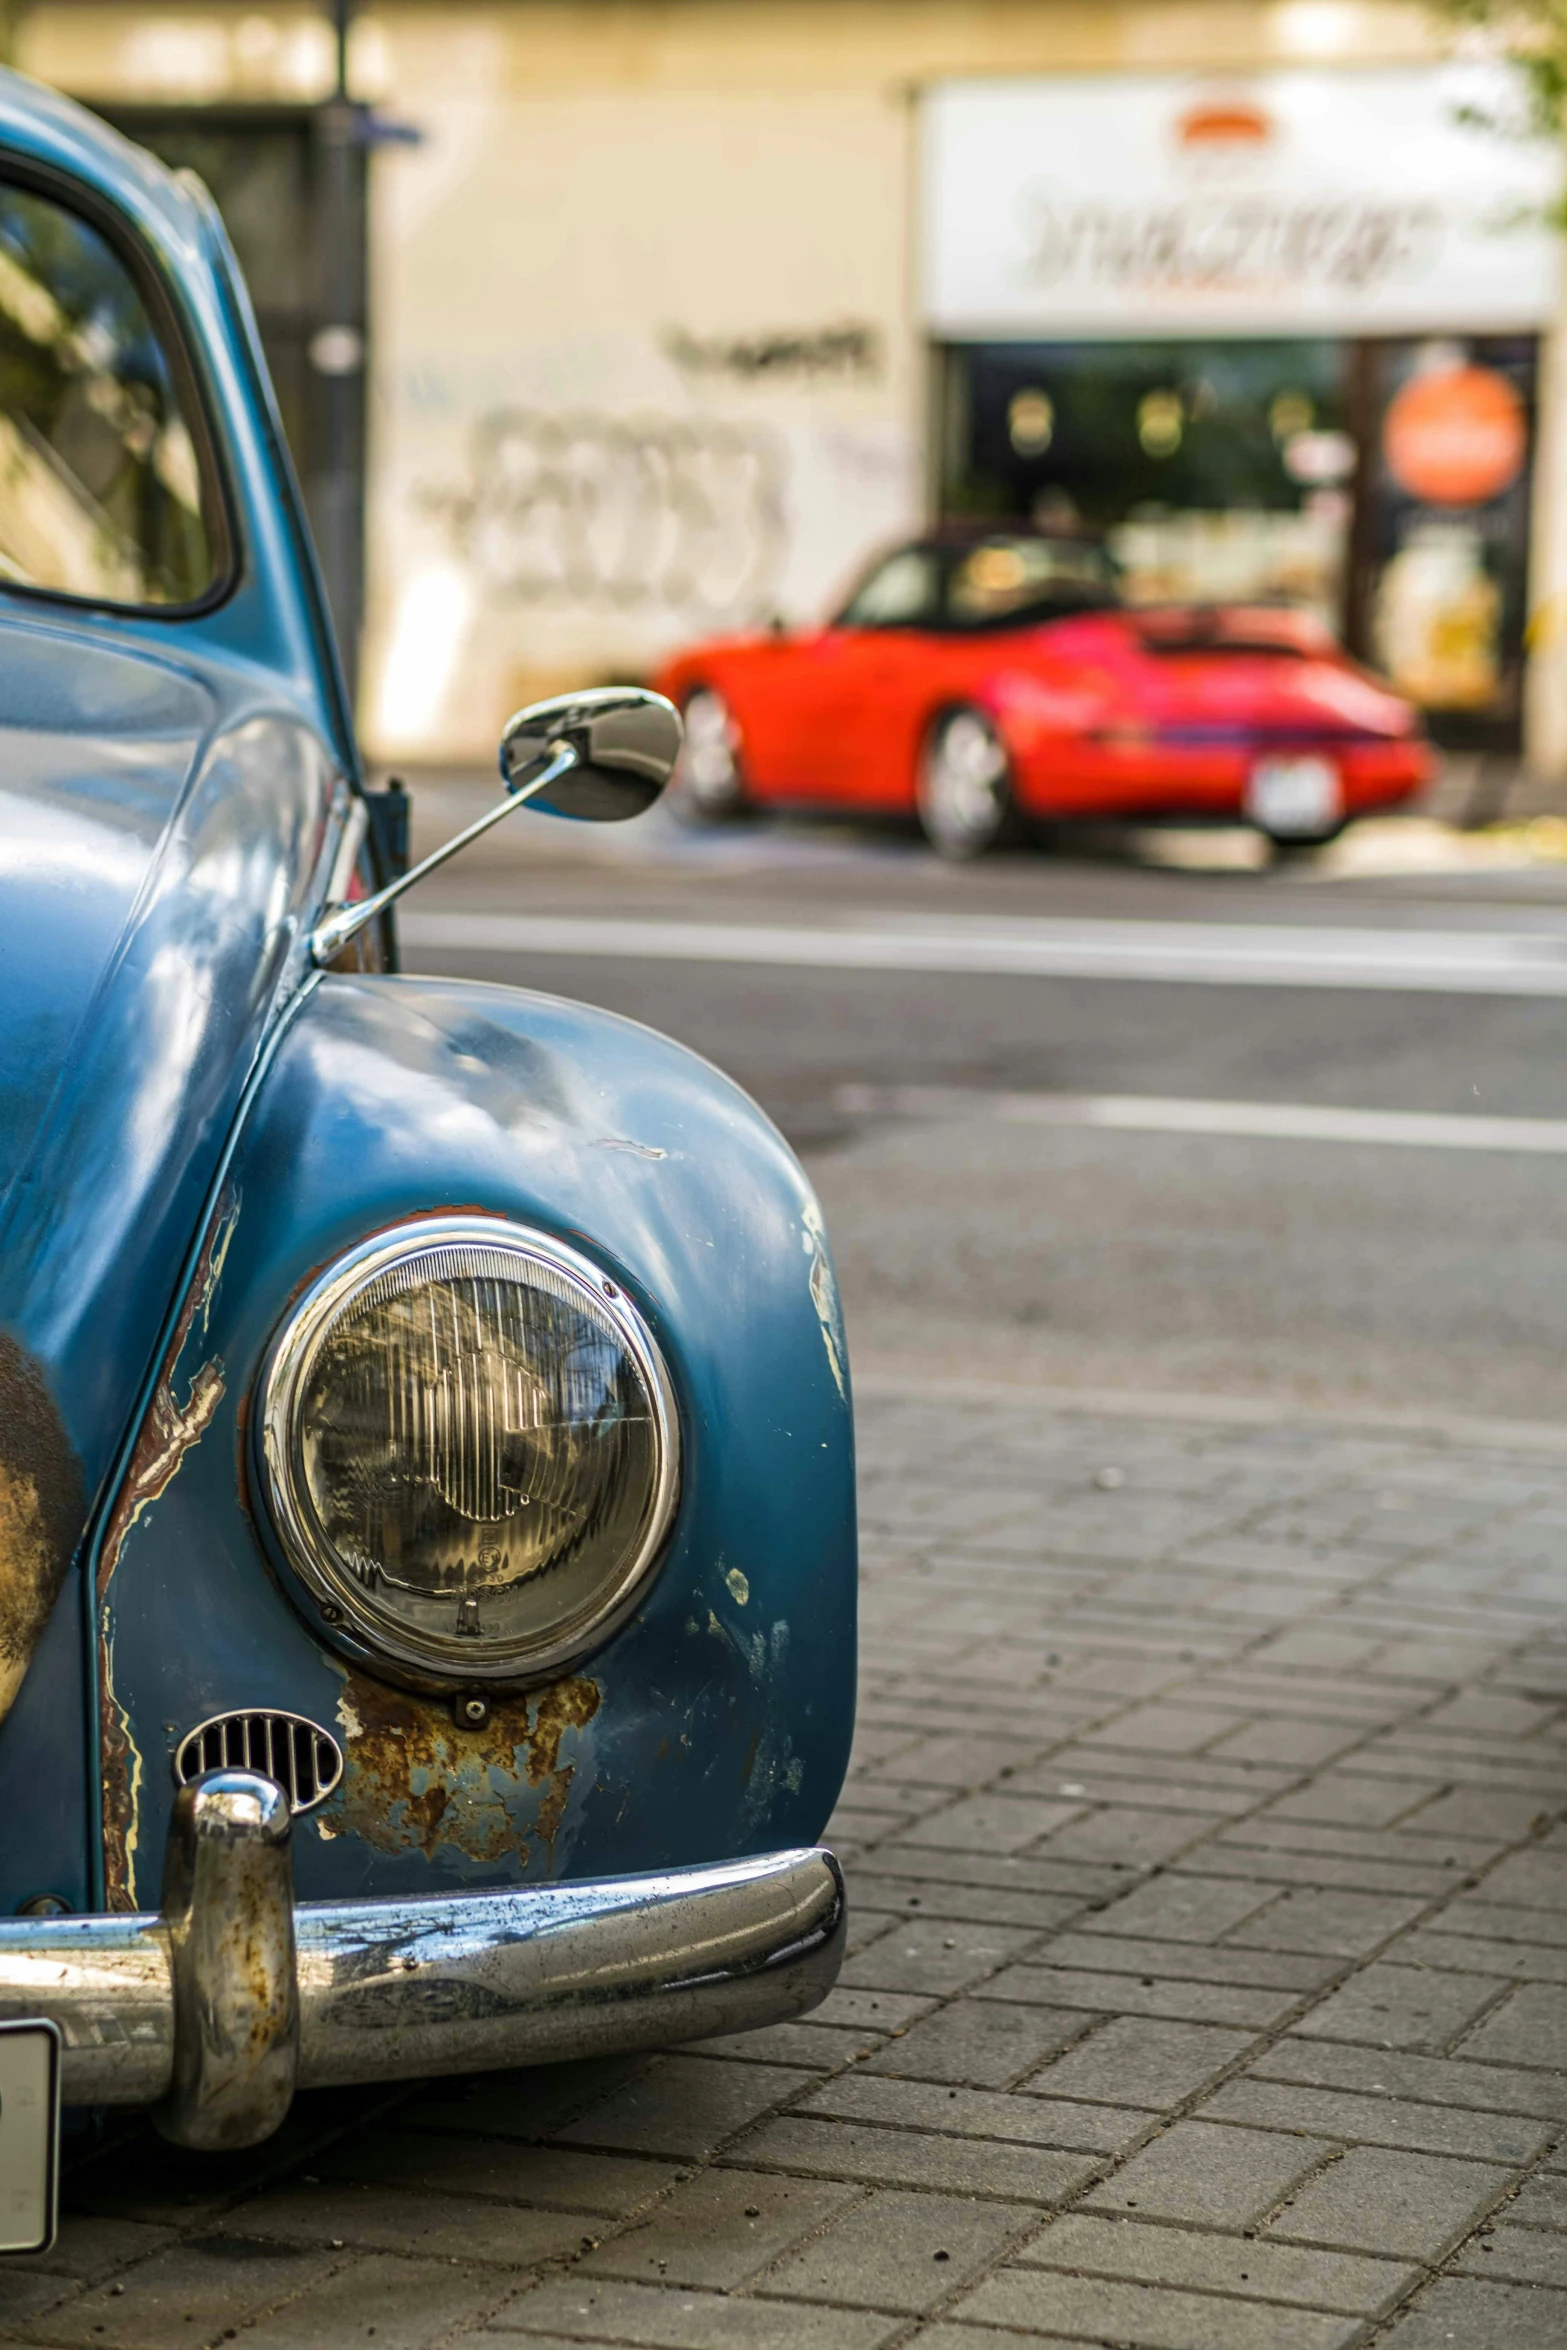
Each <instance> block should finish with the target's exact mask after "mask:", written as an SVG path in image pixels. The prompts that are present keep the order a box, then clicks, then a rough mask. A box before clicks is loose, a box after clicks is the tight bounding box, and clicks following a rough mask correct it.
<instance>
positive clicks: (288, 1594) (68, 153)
mask: <svg viewBox="0 0 1567 2350" xmlns="http://www.w3.org/2000/svg"><path fill="white" fill-rule="evenodd" d="M0 387H3V393H4V396H3V398H0V1822H3V1827H0V2018H4V2019H28V2018H35V2019H42V2020H43V2021H45V2022H48V2023H52V2024H53V2026H54V2027H56V2029H57V2030H58V2032H59V2034H60V2036H61V2041H62V2045H63V2074H64V2096H65V2098H66V2100H67V2102H74V2103H80V2104H113V2103H129V2104H144V2105H148V2106H151V2107H152V2108H153V2109H154V2110H155V2113H156V2115H157V2117H158V2119H159V2122H160V2126H161V2127H162V2128H163V2129H164V2130H165V2132H166V2133H167V2134H168V2135H169V2136H171V2137H173V2138H174V2139H176V2140H177V2141H179V2142H181V2143H184V2144H188V2145H193V2146H208V2147H223V2146H233V2145H241V2144H246V2143H250V2142H253V2141H254V2140H256V2139H259V2138H261V2137H264V2136H265V2135H266V2134H267V2133H268V2132H269V2131H270V2130H272V2129H274V2128H275V2127H276V2126H277V2124H278V2122H279V2121H280V2120H281V2118H282V2116H283V2114H284V2113H285V2112H286V2111H287V2109H288V2104H289V2100H290V2098H291V2097H292V2095H293V2093H294V2091H295V2089H296V2087H298V2086H299V2085H300V2084H306V2085H308V2084H311V2083H333V2082H344V2081H354V2080H364V2079H381V2078H395V2077H402V2076H408V2075H417V2074H423V2073H430V2072H451V2071H456V2070H468V2069H473V2068H478V2067H488V2066H509V2065H516V2064H519V2063H523V2062H531V2061H534V2060H537V2059H543V2058H553V2057H561V2056H570V2055H574V2054H585V2053H589V2052H596V2051H602V2050H607V2049H615V2048H624V2047H639V2046H648V2045H661V2044H664V2043H666V2042H668V2041H672V2040H678V2039H681V2038H692V2037H697V2036H701V2035H706V2034H710V2033H713V2032H717V2031H725V2030H730V2029H739V2028H741V2027H743V2026H746V2025H748V2024H755V2023H764V2022H768V2021H772V2020H776V2019H778V2018H780V2017H783V2016H787V2015H791V2014H794V2013H797V2012H799V2011H800V2010H802V2009H803V2008H805V2007H808V2006H810V2005H813V2004H814V2003H815V2002H816V2001H817V2000H819V1999H820V1998H821V1997H822V1996H824V1995H825V1992H826V1990H827V1989H828V1987H829V1986H830V1984H831V1981H832V1979H833V1975H834V1972H835V1970H836V1966H837V1963H838V1957H839V1953H840V1951H841V1948H842V1936H843V1903H842V1887H841V1880H840V1878H839V1876H838V1872H837V1869H836V1865H835V1863H834V1862H833V1860H832V1858H831V1856H830V1855H829V1854H826V1853H824V1852H822V1851H820V1850H818V1849H817V1848H816V1842H815V1840H816V1839H817V1837H818V1836H819V1834H820V1832H821V1830H822V1828H823V1826H824V1823H825V1821H826V1819H827V1817H828V1814H829V1813H830V1811H831V1809H832V1806H833V1803H834V1801H835V1799H836V1796H837V1793H838V1789H839V1786H840V1783H841V1780H842V1777H843V1772H844V1768H845V1764H846V1760H847V1754H848V1746H849V1737H850V1730H851V1722H852V1702H853V1699H852V1692H853V1677H854V1663H855V1658H854V1575H855V1551H854V1508H853V1504H854V1484H853V1455H852V1431H851V1416H850V1402H849V1391H848V1381H847V1364H846V1356H845V1348H844V1339H843V1331H842V1326H841V1321H840V1318H839V1310H838V1303H837V1296H836V1291H835V1288H834V1283H833V1277H832V1270H831V1264H830V1260H829V1258H828V1254H827V1247H826V1241H825V1237H824V1234H823V1230H822V1224H821V1218H820V1215H819V1212H818V1210H817V1207H816V1203H815V1201H814V1199H813V1197H812V1195H811V1192H810V1190H809V1188H808V1186H807V1184H806V1182H805V1180H804V1177H803V1176H802V1174H801V1171H800V1169H799V1167H798V1165H797V1164H796V1162H795V1161H794V1159H793V1157H792V1156H791V1154H790V1152H789V1151H788V1149H787V1147H786V1146H785V1144H784V1143H783V1142H782V1140H781V1139H780V1137H779V1135H778V1134H777V1133H776V1131H775V1130H774V1129H773V1128H772V1127H771V1126H770V1125H769V1123H768V1122H767V1121H766V1119H765V1118H763V1117H762V1115H761V1114H760V1113H759V1111H758V1110H757V1109H756V1108H755V1107H754V1105H753V1104H752V1103H751V1102H750V1101H749V1100H747V1099H746V1097H745V1096H744V1095H743V1094H741V1093H740V1092H739V1091H738V1090H737V1089H736V1088H735V1087H734V1086H733V1085H731V1084H730V1083H729V1082H728V1081H727V1080H726V1079H724V1078H723V1077H722V1076H721V1075H719V1074H718V1073H717V1072H716V1071H714V1070H713V1069H712V1068H711V1067H709V1066H708V1065H707V1064H706V1063H705V1062H702V1061H700V1060H698V1059H697V1058H695V1057H694V1056H693V1055H691V1054H689V1053H687V1052H685V1051H684V1050H682V1049H681V1048H680V1047H679V1046H677V1045H675V1044H673V1043H671V1042H669V1041H667V1040H666V1039H664V1038H662V1037H659V1036H656V1035H654V1034H652V1033H651V1032H650V1031H648V1030H646V1029H643V1028H640V1027H638V1026H636V1025H634V1024H632V1023H630V1022H628V1021H624V1020H620V1019H616V1018H613V1017H611V1016H609V1015H607V1014H604V1013H602V1012H598V1011H595V1010H591V1009H589V1008H587V1007H585V1006H583V1005H580V1004H574V1003H568V1002H564V1001H560V1000H558V999H554V998H549V997H544V996H539V995H531V994H527V993H523V992H520V991H513V990H510V989H504V988H498V987H491V986H483V985H478V984H469V983H462V982H457V981H448V980H441V979H419V978H410V977H406V976H400V975H399V973H398V971H397V969H396V941H395V915H394V913H393V908H392V901H393V900H394V899H395V897H396V896H397V895H398V894H399V893H400V891H401V889H402V888H403V887H404V886H406V883H407V881H408V880H409V879H410V878H417V875H415V876H412V877H410V876H408V875H407V874H406V873H404V872H401V871H400V870H399V859H398V856H397V854H396V832H397V822H396V819H397V816H398V807H397V805H396V803H395V800H394V799H392V798H391V797H389V796H388V795H384V794H377V793H375V792H372V791H369V790H367V788H366V784H365V779H364V776H363V774H362V772H361V766H360V760H359V754H358V752H357V750H356V746H355V742H354V738H353V733H352V728H351V724H350V719H349V714H348V710H347V706H346V701H345V696H344V692H343V688H342V684H341V679H340V673H339V668H338V663H337V659H336V655H335V652H334V649H333V643H332V637H331V632H330V627H329V624H328V621H327V617H326V612H325V605H324V601H323V596H322V593H321V589H320V584H319V580H318V576H317V572H316V568H315V564H314V560H313V557H312V553H311V549H310V545H309V541H308V536H307V533H306V530H305V528H304V525H303V522H302V519H301V508H300V504H299V499H298V495H297V492H296V489H295V486H294V482H293V477H292V474H291V472H290V468H289V464H288V460H287V456H286V453H285V451H284V448H283V444H282V438H281V433H280V428H279V424H278V418H277V412H276V408H275V405H274V402H273V399H272V396H271V393H270V390H269V387H268V383H267V379H266V374H265V369H264V366H263V363H262V360H261V358H260V354H259V346H258V343H257V339H256V335H255V331H254V326H253V322H252V319H251V315H250V311H249V307H248V303H247V299H246V295H245V290H244V287H243V284H242V282H241V280H240V278H239V276H238V273H237V270H236V268H235V265H234V262H233V259H232V255H231V253H230V251H229V248H228V245H227V242H226V239H225V237H224V233H223V230H222V226H221V223H220V221H219V219H218V217H217V214H216V212H215V210H214V208H213V207H212V205H211V203H210V200H209V199H208V198H207V197H206V195H205V193H204V191H203V190H202V189H201V187H200V186H199V184H198V183H196V182H194V181H193V180H191V179H190V178H189V177H188V176H187V175H181V176H180V177H179V178H177V179H176V178H174V177H171V176H170V175H169V174H168V173H166V172H165V171H164V170H163V169H162V168H161V167H160V166H159V165H157V164H156V163H155V162H153V160H152V159H151V158H150V157H148V156H146V155H145V154H143V153H141V152H140V151H139V150H137V149H135V148H133V147H131V146H129V145H127V144H126V143H125V142H124V141H123V140H121V139H120V138H119V137H118V136H116V135H115V134H114V133H112V132H111V131H109V130H108V129H106V128H105V126H104V125H102V124H101V123H99V122H97V121H96V120H95V119H94V118H92V117H91V116H89V115H88V114H86V113H85V112H83V111H82V110H80V109H78V108H76V107H73V106H71V105H69V104H68V103H66V102H65V101H64V100H61V99H59V98H57V97H55V96H54V95H52V94H51V93H49V92H47V91H44V90H42V89H39V88H38V87H36V86H35V85H32V84H30V83H27V82H24V81H22V80H21V79H19V78H18V77H16V76H13V75H3V76H0ZM678 731H679V730H678V722H677V720H676V719H675V716H674V713H673V712H672V711H671V710H670V709H669V706H668V705H667V704H664V703H661V702H659V701H658V698H657V697H656V696H651V695H647V694H635V693H630V692H627V693H624V694H619V693H616V692H613V691H607V690H605V691H600V692H598V693H596V694H587V695H584V696H580V697H575V698H573V697H566V698H564V699H563V700H561V701H560V702H557V703H552V704H547V705H541V706H540V707H539V708H538V709H536V710H534V711H532V712H525V713H522V714H520V715H519V718H518V719H517V720H516V721H514V722H513V724H512V726H511V727H510V728H509V729H508V732H507V737H506V740H505V743H504V744H503V774H504V776H505V779H506V782H507V785H508V788H509V791H510V793H511V794H512V795H513V796H512V798H511V799H508V798H505V797H501V798H498V800H497V805H496V808H495V809H494V810H492V811H491V814H490V816H488V817H486V818H484V819H482V820H481V826H482V825H483V824H487V823H488V822H490V821H492V820H493V819H494V818H495V817H497V816H499V815H500V814H501V813H502V811H503V810H504V809H505V808H507V807H508V806H510V805H512V804H514V803H515V802H520V801H522V800H526V799H529V798H533V799H535V800H537V801H538V803H539V804H540V805H541V806H542V807H544V808H546V809H553V810H554V812H555V813H556V815H563V816H568V817H576V818H586V819H595V818H607V817H615V816H619V815H624V814H628V813H631V812H633V811H634V810H635V809H636V808H640V807H641V806H644V805H646V804H647V802H648V800H649V799H650V798H651V797H652V796H653V795H654V794H655V793H656V791H657V789H658V788H659V785H660V783H661V781H662V778H663V775H664V774H665V773H666V772H667V769H668V766H669V765H670V763H671V762H672V760H673V757H674V751H675V747H676V744H677V742H678ZM518 821H521V822H523V823H534V822H541V823H542V822H544V821H547V818H545V817H540V816H538V815H529V816H526V817H523V818H521V819H518ZM471 829H479V828H477V827H476V828H471ZM464 837H466V836H464ZM442 853H444V852H442Z"/></svg>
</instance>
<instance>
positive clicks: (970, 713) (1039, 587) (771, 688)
mask: <svg viewBox="0 0 1567 2350" xmlns="http://www.w3.org/2000/svg"><path fill="white" fill-rule="evenodd" d="M657 683H658V685H659V687H660V689H661V690H662V691H663V692H664V693H666V694H668V695H669V696H670V698H671V699H672V700H674V701H676V702H678V703H679V704H680V706H681V707H682V709H683V710H684V712H685V719H686V748H685V751H684V754H683V757H682V765H681V771H680V780H681V783H682V784H683V786H684V793H685V797H686V799H687V802H688V804H690V805H691V806H693V807H694V808H695V809H696V811H697V812H698V813H699V814H701V815H704V816H707V817H711V818H718V817H725V816H733V815H738V814H740V813H741V812H742V811H744V810H747V809H751V808H761V807H766V806H768V805H776V804H781V803H785V802H787V803H789V804H791V805H795V806H799V805H802V804H811V803H814V804H815V805H817V806H831V807H834V808H838V809H864V810H865V811H867V812H871V811H876V812H885V813H896V812H901V811H908V812H911V813H915V814H917V815H918V817H919V820H920V822H921V824H922V825H923V826H924V829H925V831H926V833H927V835H928V836H929V838H930V840H931V841H932V842H933V844H934V845H935V847H937V848H938V849H940V850H941V851H942V852H943V853H944V854H946V855H948V856H954V857H972V856H977V855H979V854H980V853H981V852H982V851H983V850H985V849H988V848H990V847H992V846H994V845H996V844H997V843H999V842H1000V841H1002V840H1004V839H1006V838H1007V837H1008V836H1009V835H1015V834H1016V833H1017V832H1019V831H1020V830H1021V829H1023V827H1024V826H1025V825H1026V824H1027V823H1028V822H1030V821H1036V822H1039V821H1048V820H1055V819H1059V818H1065V817H1072V816H1119V817H1155V816H1176V815H1179V816H1211V817H1229V818H1235V817H1241V818H1244V819H1246V820H1247V821H1249V822H1250V823H1252V824H1255V825H1256V826H1257V827H1258V828H1259V829H1260V830H1261V831H1263V832H1265V833H1266V834H1268V835H1269V837H1270V838H1271V839H1273V840H1275V841H1277V842H1279V843H1281V844H1283V843H1289V844H1296V843H1303V842H1312V841H1324V840H1328V839H1331V838H1332V836H1333V834H1334V833H1336V832H1337V831H1338V830H1339V828H1340V827H1341V826H1342V825H1343V823H1344V822H1345V821H1346V819H1347V818H1348V817H1350V816H1356V815H1361V814H1363V813H1365V812H1366V811H1367V810H1368V809H1372V808H1384V807H1388V806H1390V805H1391V804H1392V803H1393V802H1394V801H1397V800H1403V799H1407V798H1408V797H1409V795H1410V794H1411V793H1412V792H1417V791H1419V790H1420V789H1421V788H1422V786H1423V785H1425V784H1426V783H1428V782H1429V781H1430V779H1431V775H1432V757H1431V751H1430V748H1429V746H1428V744H1427V742H1426V740H1425V737H1424V733H1423V731H1422V728H1421V723H1420V719H1419V716H1418V714H1417V713H1416V711H1415V710H1414V709H1413V708H1412V707H1411V705H1410V704H1409V703H1408V702H1406V701H1404V700H1402V699H1401V698H1400V696H1398V695H1397V694H1395V693H1392V692H1390V691H1389V689H1388V688H1387V687H1386V686H1385V685H1382V684H1379V683H1378V682H1377V680H1376V679H1375V678H1373V677H1371V676H1369V675H1368V674H1367V673H1366V672H1365V671H1364V670H1363V669H1360V668H1358V667H1357V666H1356V665H1355V663H1354V662H1353V661H1351V660H1350V659H1349V657H1348V655H1347V654H1345V653H1344V652H1343V651H1342V650H1341V649H1340V647H1339V646H1338V645H1337V643H1336V642H1335V641H1334V639H1333V637H1332V636H1331V635H1330V634H1329V633H1328V631H1327V630H1326V629H1325V628H1323V627H1322V626H1321V625H1320V623H1319V622H1317V621H1315V620H1313V619H1311V618H1310V617H1309V616H1307V615H1306V614H1304V613H1301V612H1294V611H1289V610H1283V609H1277V608H1274V607H1271V606H1265V605H1258V606H1181V607H1173V606H1147V607H1141V608H1138V607H1133V606H1128V605H1126V604H1124V603H1123V602H1122V600H1121V597H1120V593H1119V590H1118V587H1117V583H1116V576H1115V571H1114V567H1113V565H1112V564H1111V562H1110V561H1109V558H1108V557H1107V556H1106V555H1105V554H1104V553H1103V552H1102V550H1100V549H1099V548H1098V547H1096V546H1094V545H1092V544H1091V543H1088V542H1085V541H1084V540H1082V539H1075V538H1066V537H1061V536H1053V535H1051V534H1050V533H1048V532H1044V531H1027V530H1017V529H997V530H992V531H989V532H986V533H984V534H983V535H980V536H976V535H974V534H972V533H971V534H968V535H966V536H964V537H962V538H958V537H954V536H951V535H943V534H938V535H935V536H933V537H930V538H927V539H922V540H919V541H917V542H916V543H915V544H913V545H910V546H904V547H900V548H898V549H897V550H896V551H895V552H894V553H892V554H889V555H886V556H883V557H882V558H881V560H880V561H878V562H877V563H876V564H874V565H873V566H872V568H871V569H870V570H869V571H868V572H867V573H866V574H865V576H864V577H863V578H862V579H861V581H860V584H859V586H858V587H857V588H856V589H855V591H854V593H853V595H852V596H851V597H850V598H849V601H848V603H847V604H846V605H845V606H844V608H843V610H842V611H841V612H840V613H839V615H838V617H837V618H836V619H835V620H834V621H832V622H831V623H830V624H829V625H828V626H827V627H826V628H823V629H817V630H813V631H808V632H805V633H803V634H799V635H790V634H788V633H785V632H778V633H775V634H772V635H767V636H750V637H729V638H723V639H716V640H714V641H713V642H711V643H708V644H703V645H697V646H694V647H693V648H692V649H691V650H690V651H689V652H685V653H681V654H680V655H679V656H678V657H677V658H675V659H674V660H672V661H670V662H668V663H666V665H665V667H664V669H663V671H662V673H661V675H660V676H659V678H658V680H657Z"/></svg>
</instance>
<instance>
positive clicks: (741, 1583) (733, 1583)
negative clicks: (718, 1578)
mask: <svg viewBox="0 0 1567 2350" xmlns="http://www.w3.org/2000/svg"><path fill="white" fill-rule="evenodd" d="M724 1581H725V1582H726V1583H727V1584H728V1586H729V1595H730V1597H731V1598H732V1599H733V1601H734V1603H735V1605H736V1607H744V1606H745V1603H746V1601H747V1600H748V1599H749V1598H750V1596H751V1585H750V1581H749V1578H748V1577H747V1576H745V1575H744V1574H742V1573H741V1571H740V1569H739V1568H738V1567H731V1568H730V1570H729V1572H728V1574H727V1575H726V1576H725V1577H724Z"/></svg>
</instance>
